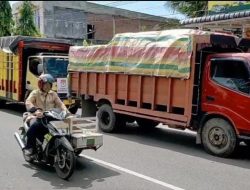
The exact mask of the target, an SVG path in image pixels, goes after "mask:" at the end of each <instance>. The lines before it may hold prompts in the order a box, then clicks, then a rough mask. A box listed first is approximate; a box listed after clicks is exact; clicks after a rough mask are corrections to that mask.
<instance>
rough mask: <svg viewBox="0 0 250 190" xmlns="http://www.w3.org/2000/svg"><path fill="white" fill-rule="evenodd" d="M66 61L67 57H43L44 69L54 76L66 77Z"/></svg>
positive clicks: (67, 61)
mask: <svg viewBox="0 0 250 190" xmlns="http://www.w3.org/2000/svg"><path fill="white" fill-rule="evenodd" d="M68 63H69V60H68V58H62V57H60V58H59V57H44V71H45V73H49V74H51V75H52V76H53V77H54V78H60V77H66V76H67V69H68Z"/></svg>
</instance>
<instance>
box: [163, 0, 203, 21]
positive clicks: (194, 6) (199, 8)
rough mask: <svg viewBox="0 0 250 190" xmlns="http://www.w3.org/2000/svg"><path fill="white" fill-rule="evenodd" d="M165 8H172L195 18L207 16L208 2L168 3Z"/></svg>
mask: <svg viewBox="0 0 250 190" xmlns="http://www.w3.org/2000/svg"><path fill="white" fill-rule="evenodd" d="M165 6H166V7H168V6H170V7H172V8H173V9H175V10H177V11H178V12H180V13H182V14H185V15H187V16H188V17H191V18H193V17H200V16H204V15H205V14H206V12H207V7H208V1H167V2H166V3H165Z"/></svg>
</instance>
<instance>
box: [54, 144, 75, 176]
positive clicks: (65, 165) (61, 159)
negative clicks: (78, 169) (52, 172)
mask: <svg viewBox="0 0 250 190" xmlns="http://www.w3.org/2000/svg"><path fill="white" fill-rule="evenodd" d="M54 167H55V169H56V173H57V175H58V176H59V177H60V178H62V179H65V180H66V179H68V178H70V177H71V175H72V174H73V171H74V167H75V155H74V152H73V151H71V150H69V149H68V148H67V147H66V146H65V145H64V144H63V143H61V144H60V145H59V146H58V148H57V154H56V155H55V164H54Z"/></svg>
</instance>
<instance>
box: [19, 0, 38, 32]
mask: <svg viewBox="0 0 250 190" xmlns="http://www.w3.org/2000/svg"><path fill="white" fill-rule="evenodd" d="M15 33H16V35H23V36H40V34H39V32H38V30H37V28H36V26H35V23H34V12H33V5H32V4H31V2H30V1H24V2H23V4H22V7H21V9H20V18H19V19H18V22H17V23H16V32H15Z"/></svg>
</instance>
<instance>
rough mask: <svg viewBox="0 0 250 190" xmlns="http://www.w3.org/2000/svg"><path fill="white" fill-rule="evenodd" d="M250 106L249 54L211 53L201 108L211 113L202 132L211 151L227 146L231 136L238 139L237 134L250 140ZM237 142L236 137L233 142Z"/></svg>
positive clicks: (203, 86) (205, 73) (206, 67)
mask: <svg viewBox="0 0 250 190" xmlns="http://www.w3.org/2000/svg"><path fill="white" fill-rule="evenodd" d="M249 106H250V54H249V53H224V54H215V55H210V56H209V57H208V59H207V63H206V66H205V69H204V75H203V82H202V100H201V110H202V112H203V113H206V115H208V117H207V121H206V122H205V123H208V124H207V125H206V124H204V130H203V133H202V135H203V141H207V142H206V143H205V148H207V149H208V151H209V152H216V149H218V151H219V149H223V147H224V148H225V149H226V148H227V146H230V143H228V141H230V139H229V138H231V139H236V138H235V137H234V134H235V135H236V136H237V137H238V138H237V139H243V140H245V141H246V142H248V141H249V134H250V110H249ZM208 125H209V126H208ZM227 126H228V127H227ZM203 144H204V143H203ZM236 144H237V142H236V141H235V142H233V143H231V146H236ZM206 145H207V147H206ZM228 149H230V148H228Z"/></svg>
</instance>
